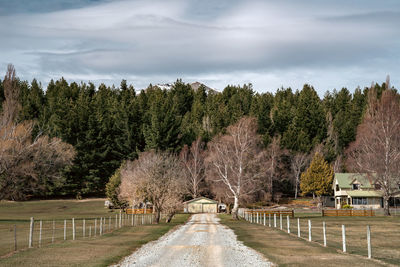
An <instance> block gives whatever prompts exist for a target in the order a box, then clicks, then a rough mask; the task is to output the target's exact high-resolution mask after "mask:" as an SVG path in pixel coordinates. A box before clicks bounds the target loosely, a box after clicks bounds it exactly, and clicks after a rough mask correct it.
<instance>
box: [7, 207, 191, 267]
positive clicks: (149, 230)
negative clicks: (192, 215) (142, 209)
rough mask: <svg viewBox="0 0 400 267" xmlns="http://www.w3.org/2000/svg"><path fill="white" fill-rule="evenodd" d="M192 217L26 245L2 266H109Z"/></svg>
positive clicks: (185, 215)
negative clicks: (89, 236)
mask: <svg viewBox="0 0 400 267" xmlns="http://www.w3.org/2000/svg"><path fill="white" fill-rule="evenodd" d="M188 217H189V215H187V214H179V215H176V216H175V217H174V219H173V221H172V222H171V223H170V224H166V223H164V222H162V223H160V224H158V225H143V226H136V227H125V228H121V229H119V230H115V231H113V232H111V233H107V234H105V235H103V236H101V237H99V236H97V237H96V238H90V239H89V238H80V239H78V240H75V241H73V240H71V239H69V240H67V241H58V242H57V243H55V244H48V245H46V246H44V247H42V248H37V247H36V248H32V249H25V250H24V251H20V252H18V253H16V254H14V255H12V256H9V257H6V258H2V259H0V266H108V265H110V264H114V263H117V262H118V261H120V260H121V259H122V258H123V257H125V256H127V255H129V254H131V253H132V252H133V251H134V250H136V249H137V248H139V247H140V246H142V245H143V244H145V243H147V242H149V241H152V240H156V239H158V238H159V237H161V236H162V235H164V234H165V233H166V232H168V231H169V230H170V229H172V228H173V227H175V226H177V225H179V224H182V223H184V222H186V220H187V219H188ZM92 234H93V232H92ZM69 238H70V237H69ZM36 241H37V239H36ZM35 246H37V243H35Z"/></svg>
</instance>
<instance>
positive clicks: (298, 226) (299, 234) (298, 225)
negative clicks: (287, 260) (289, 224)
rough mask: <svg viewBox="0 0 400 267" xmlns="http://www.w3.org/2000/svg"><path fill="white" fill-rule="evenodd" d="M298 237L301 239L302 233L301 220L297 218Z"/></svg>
mask: <svg viewBox="0 0 400 267" xmlns="http://www.w3.org/2000/svg"><path fill="white" fill-rule="evenodd" d="M297 236H298V237H301V233H300V218H297Z"/></svg>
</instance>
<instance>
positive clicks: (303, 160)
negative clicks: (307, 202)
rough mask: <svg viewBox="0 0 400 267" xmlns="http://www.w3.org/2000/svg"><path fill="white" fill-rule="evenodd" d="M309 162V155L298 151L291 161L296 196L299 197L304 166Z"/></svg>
mask: <svg viewBox="0 0 400 267" xmlns="http://www.w3.org/2000/svg"><path fill="white" fill-rule="evenodd" d="M308 162H309V156H308V155H307V154H306V153H301V152H300V153H296V154H295V155H294V156H293V157H292V161H291V163H290V166H291V169H292V172H293V176H294V179H295V180H294V181H295V182H294V198H295V199H297V195H298V189H299V185H300V176H301V173H302V172H303V171H304V168H305V167H306V166H307V164H308Z"/></svg>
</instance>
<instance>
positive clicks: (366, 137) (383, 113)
mask: <svg viewBox="0 0 400 267" xmlns="http://www.w3.org/2000/svg"><path fill="white" fill-rule="evenodd" d="M399 100H400V99H399V96H398V95H397V93H396V92H395V91H393V90H385V91H383V93H382V96H381V98H380V99H378V98H377V96H376V91H375V90H374V89H372V88H371V90H370V94H369V103H368V110H367V112H366V114H365V117H364V120H363V122H362V123H361V124H360V125H359V127H358V129H357V138H356V141H355V142H354V143H352V144H351V145H350V147H349V148H348V150H347V156H348V160H347V166H348V167H349V168H351V169H352V170H353V171H356V172H359V173H367V174H370V177H374V178H373V179H374V180H375V183H376V184H378V185H380V187H381V190H382V192H383V198H384V209H385V214H386V215H389V203H388V201H389V198H390V196H391V195H392V194H393V193H394V191H393V189H394V188H398V184H399V183H400V164H399V160H400V105H399Z"/></svg>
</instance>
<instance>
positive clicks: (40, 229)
mask: <svg viewBox="0 0 400 267" xmlns="http://www.w3.org/2000/svg"><path fill="white" fill-rule="evenodd" d="M40 247H42V220H40V221H39V248H40Z"/></svg>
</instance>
